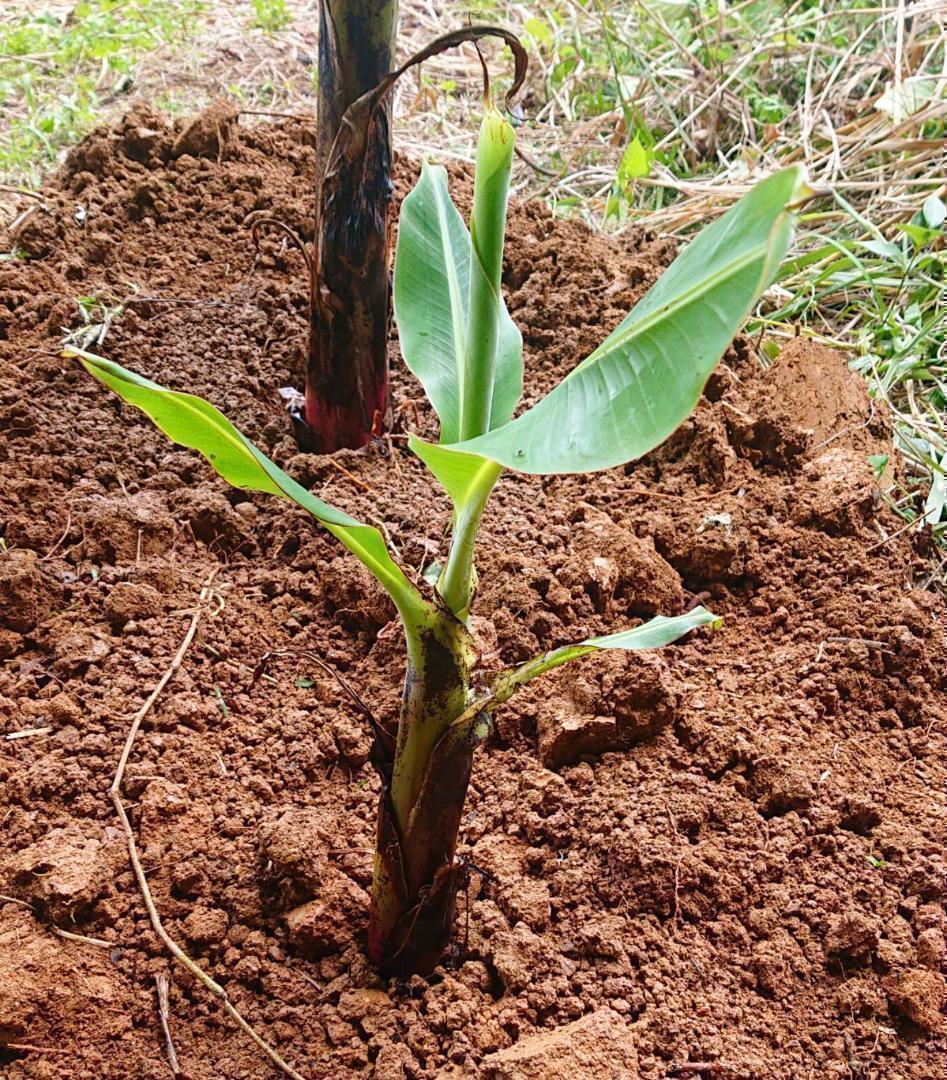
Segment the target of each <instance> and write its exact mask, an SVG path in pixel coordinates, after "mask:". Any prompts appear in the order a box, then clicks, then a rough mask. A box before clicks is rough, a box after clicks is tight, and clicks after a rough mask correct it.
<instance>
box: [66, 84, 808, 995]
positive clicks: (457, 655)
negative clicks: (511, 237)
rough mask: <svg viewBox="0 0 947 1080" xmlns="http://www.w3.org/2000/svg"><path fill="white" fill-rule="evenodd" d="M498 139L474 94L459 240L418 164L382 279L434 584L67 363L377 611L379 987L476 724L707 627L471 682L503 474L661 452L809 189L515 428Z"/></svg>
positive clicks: (413, 909)
mask: <svg viewBox="0 0 947 1080" xmlns="http://www.w3.org/2000/svg"><path fill="white" fill-rule="evenodd" d="M514 138H515V134H514V131H513V128H512V127H511V125H510V124H509V123H508V122H507V120H506V119H505V118H504V117H503V115H501V113H500V112H499V111H498V110H497V109H496V108H495V107H494V105H493V104H492V102H491V101H490V100H489V99H488V98H486V99H485V102H484V115H483V121H482V124H481V128H480V136H479V143H478V148H477V163H476V173H475V180H474V198H473V210H472V214H471V220H470V228H469V231H468V229H467V227H466V225H465V223H464V221H463V219H462V218H461V215H460V214H459V212H458V211H457V209H456V207H455V206H454V204H453V202H452V201H451V198H450V195H449V193H448V188H447V175H446V172H445V171H444V169H443V168H441V167H440V166H436V165H429V164H425V165H423V166H422V169H421V176H420V179H419V180H418V183H417V186H416V187H415V188H414V190H413V191H412V192H411V194H410V195H408V196H407V197H406V199H405V200H404V203H403V206H402V210H401V218H400V223H399V230H398V243H397V252H396V262H395V281H394V301H395V315H396V319H397V323H398V330H399V334H400V338H401V349H402V353H403V355H404V358H405V361H406V363H407V364H408V366H409V367H410V369H411V370H412V371H413V372H414V374H415V375H416V376H417V377H418V378H419V379H420V381H421V383H422V384H423V385H424V389H425V391H426V393H427V395H428V397H429V398H430V401H431V403H432V405H433V407H434V409H435V411H436V412H437V415H438V418H439V420H440V441H439V442H438V443H436V444H434V443H429V442H425V441H424V440H422V439H420V438H418V437H417V436H413V435H412V436H411V437H410V439H409V447H410V449H411V450H412V451H413V452H414V453H415V454H416V455H417V456H418V457H419V458H421V460H422V461H423V462H424V463H425V464H426V465H427V467H428V469H429V470H430V472H431V473H432V474H433V476H434V477H435V478H436V480H437V481H438V482H439V483H440V484H441V486H442V487H443V488H444V490H445V491H446V493H447V495H448V496H449V498H450V500H451V502H452V504H453V527H452V535H451V540H450V547H449V551H448V553H447V558H446V560H445V561H444V565H443V569H442V570H441V571H440V574H439V577H438V580H437V584H436V586H434V587H431V586H429V585H427V584H426V583H425V582H424V581H420V580H412V578H411V577H410V576H409V575H408V573H406V572H405V570H404V569H403V568H402V567H401V566H400V565H399V564H398V563H397V562H396V560H395V559H394V558H393V557H392V555H391V553H390V551H389V549H388V545H387V543H386V541H385V539H384V538H383V536H382V534H381V533H380V532H379V530H378V529H376V528H374V527H372V526H369V525H365V524H363V523H362V522H360V521H357V520H356V519H354V518H352V517H350V516H349V515H348V514H345V513H343V512H342V511H341V510H338V509H336V508H335V507H332V506H330V505H328V504H327V503H325V502H323V501H322V500H320V499H318V498H316V496H314V495H313V494H312V493H311V492H309V491H307V490H306V489H305V488H303V487H301V486H300V485H299V484H297V483H296V482H295V481H294V480H292V479H291V478H290V477H289V476H288V475H287V474H286V473H284V472H283V471H282V470H281V469H279V468H278V467H277V466H276V465H275V464H274V463H273V462H272V461H270V460H269V459H268V458H267V457H265V456H264V455H263V454H262V453H261V452H260V451H259V450H258V449H257V448H256V447H255V446H254V445H253V444H252V443H251V442H250V441H249V440H248V439H246V438H245V437H244V436H243V435H242V434H241V433H240V432H239V431H237V430H236V428H234V426H233V425H232V424H231V423H230V422H229V421H228V420H227V419H226V418H225V417H224V416H222V415H221V413H219V412H218V411H217V410H216V409H215V408H214V407H213V406H212V405H210V404H208V403H207V402H206V401H203V400H202V399H200V398H197V397H194V396H193V395H191V394H186V393H181V392H178V391H172V390H168V389H165V388H163V387H161V386H158V385H157V384H156V383H153V382H150V381H149V380H147V379H144V378H142V377H141V376H139V375H136V374H133V373H132V372H130V371H127V370H125V369H124V368H122V367H119V366H118V365H117V364H115V363H113V362H112V361H110V360H107V359H104V358H102V357H99V356H94V355H92V354H90V353H84V352H82V353H79V352H77V353H76V355H78V356H79V358H80V359H81V361H82V363H83V364H84V366H85V367H86V369H87V370H88V371H89V372H90V373H91V374H92V375H94V376H95V377H96V378H97V379H99V380H101V382H103V383H104V384H105V385H106V386H108V387H109V388H111V389H112V390H114V391H115V392H116V393H118V394H119V395H120V396H121V397H122V398H123V399H124V400H125V401H127V402H129V403H130V404H132V405H135V406H137V407H138V408H140V409H141V410H143V411H144V412H145V413H146V414H147V415H148V416H149V417H150V418H151V419H152V420H153V421H154V422H155V423H156V424H157V425H158V427H159V428H160V429H161V430H162V431H164V432H165V434H166V435H168V436H169V437H170V438H171V439H173V440H174V441H175V442H176V443H180V444H181V445H183V446H186V447H190V448H193V449H195V450H198V451H200V452H201V453H202V454H203V455H204V456H205V457H206V458H207V459H208V460H209V461H210V463H211V464H212V465H213V467H214V468H215V469H216V470H217V472H218V473H220V475H221V476H222V477H224V479H225V480H227V481H229V482H230V483H231V484H234V485H235V486H237V487H241V488H249V489H252V490H256V491H263V492H268V493H270V494H273V495H276V496H279V497H281V498H284V499H288V500H290V501H292V502H295V503H297V504H298V505H300V506H302V507H303V508H305V509H306V510H308V511H309V512H310V513H311V514H312V516H313V517H314V518H315V519H316V520H317V521H318V522H320V523H321V524H322V525H323V526H324V527H325V528H327V529H328V530H329V531H330V532H331V533H333V535H335V536H336V537H337V538H338V539H339V540H340V542H341V543H342V544H343V545H345V547H347V548H348V550H349V551H350V552H351V553H352V554H354V555H355V556H356V558H358V559H359V560H360V561H361V562H362V563H363V565H364V566H366V567H367V568H368V569H369V570H370V571H371V573H372V574H374V576H375V577H376V578H377V580H378V581H379V582H380V583H381V585H382V586H383V587H384V588H385V589H386V590H387V592H388V593H389V595H390V596H391V598H392V600H393V601H394V603H395V606H396V608H397V610H398V614H399V616H400V619H401V623H402V626H403V628H404V636H405V641H406V644H407V671H406V675H405V681H404V696H403V702H402V708H401V717H400V723H399V725H398V731H397V734H396V736H389V734H388V733H386V732H385V731H383V730H380V729H379V730H376V732H375V746H374V754H373V761H374V763H375V765H376V767H377V769H378V772H379V774H380V776H381V781H382V783H381V795H380V799H379V807H378V828H377V847H376V852H375V864H374V880H373V884H372V897H371V912H370V922H369V951H370V953H371V956H372V959H373V960H374V961H375V963H376V964H377V965H378V967H379V968H380V969H381V970H382V971H383V972H384V973H386V974H399V975H404V974H411V973H421V974H425V973H427V972H429V971H430V970H431V969H432V968H433V967H434V966H435V965H436V964H437V963H438V961H439V960H440V959H441V957H442V956H443V954H444V951H445V949H446V947H447V944H448V942H449V939H450V934H451V927H452V922H453V913H454V901H455V896H456V893H457V888H458V884H459V882H460V880H461V875H462V869H461V868H460V867H459V865H458V863H457V862H456V861H455V849H456V845H457V835H458V828H459V824H460V818H461V813H462V810H463V806H464V799H465V797H466V792H467V785H468V782H469V779H470V772H471V766H472V762H473V755H474V751H475V750H476V748H477V746H478V745H479V744H480V743H481V742H483V740H484V739H485V737H486V736H487V734H488V732H489V729H490V716H491V713H492V712H493V711H494V710H495V709H496V708H498V707H499V706H501V705H502V704H503V703H504V702H505V701H507V700H508V699H509V698H510V697H511V696H512V695H513V694H514V693H515V692H516V690H517V689H518V688H519V687H520V686H522V685H523V684H525V683H526V682H529V681H530V680H531V679H534V678H536V677H538V676H540V675H542V674H544V673H545V672H547V671H550V670H551V669H553V668H555V667H558V666H559V665H561V664H564V663H567V662H569V661H571V660H574V659H576V658H578V657H580V656H584V655H586V654H588V653H592V652H596V651H598V650H602V649H652V648H658V647H660V646H662V645H666V644H668V643H670V642H672V641H674V640H676V639H677V638H679V637H681V636H682V635H683V634H686V633H687V632H688V631H690V630H693V629H695V628H696V627H699V626H704V625H708V624H712V623H714V622H716V619H715V616H714V615H712V614H711V613H710V612H709V611H707V610H705V609H704V608H702V607H701V608H696V609H695V610H693V611H690V612H688V613H686V614H684V615H678V616H675V617H670V618H667V617H661V616H659V617H657V618H654V619H652V620H651V621H649V622H646V623H644V624H643V625H641V626H637V627H635V628H633V629H630V630H623V631H621V632H620V633H616V634H611V635H608V636H606V637H596V638H589V639H587V640H585V641H582V642H579V643H577V644H575V645H571V646H565V647H563V648H559V649H555V650H553V651H551V652H548V653H545V654H543V655H542V656H538V657H536V658H535V659H533V660H531V661H529V662H528V663H525V664H523V665H521V666H520V667H517V668H514V669H510V670H507V671H505V672H503V673H502V674H500V675H499V676H495V677H492V678H489V677H487V676H485V675H484V674H483V673H481V672H479V671H478V670H477V669H476V660H475V651H474V648H473V644H472V641H471V636H470V631H469V619H470V611H471V606H472V604H473V602H474V600H475V594H476V575H475V570H474V549H475V541H476V536H477V531H478V528H479V525H480V521H481V517H482V514H483V510H484V507H485V505H486V503H487V500H488V498H489V496H490V493H491V492H492V490H493V488H494V486H495V484H496V483H497V481H498V479H499V477H500V475H501V473H502V470H503V469H504V468H508V469H514V470H518V471H521V472H526V473H533V474H549V473H570V472H588V471H593V470H600V469H608V468H611V467H612V466H616V465H622V464H624V463H626V462H629V461H632V460H634V459H635V458H638V457H640V456H641V455H643V454H645V453H647V452H648V451H650V450H652V449H653V448H654V447H656V446H657V445H659V444H660V443H661V442H663V441H664V440H665V439H666V438H668V436H669V435H671V434H672V433H673V432H674V431H675V429H676V428H677V427H678V426H679V425H680V424H681V423H682V422H683V421H684V420H685V419H686V418H687V417H688V416H689V415H690V413H691V412H692V410H693V409H694V407H695V406H696V404H697V401H698V399H699V397H700V394H701V391H702V389H703V386H704V383H705V382H706V380H707V378H708V377H709V375H710V373H711V371H712V370H713V368H714V366H715V365H716V363H717V361H718V360H719V358H720V357H721V355H722V354H723V352H724V350H725V349H726V348H727V346H728V344H729V343H730V341H731V340H732V338H733V336H734V335H735V334H736V332H737V331H738V330H739V328H740V326H741V324H742V322H743V320H744V319H745V317H746V316H747V314H748V313H749V311H750V310H751V309H752V307H753V306H754V305H755V303H756V301H757V299H758V298H759V296H760V293H761V292H762V290H763V289H764V288H766V286H767V285H768V284H769V282H770V281H771V280H772V279H773V277H774V275H775V272H776V270H777V267H778V266H779V263H780V261H781V260H782V258H783V256H784V254H785V252H786V250H787V248H788V245H789V243H790V239H791V234H792V210H791V208H792V206H793V204H796V203H798V202H799V200H800V199H801V198H803V197H804V196H805V195H806V193H807V189H806V186H805V178H804V175H803V173H802V171H801V170H800V169H799V168H796V167H793V168H789V169H785V170H783V171H782V172H778V173H776V174H775V175H772V176H770V177H768V178H767V179H765V180H763V181H761V182H760V183H758V184H757V185H756V186H755V187H754V188H753V189H752V190H751V191H750V192H749V193H748V194H747V195H746V196H745V197H744V198H743V199H741V200H740V201H739V202H738V203H737V204H736V205H735V206H734V207H733V208H732V209H731V210H730V211H729V212H728V213H727V214H725V215H724V216H723V217H721V218H720V219H718V220H717V221H715V222H714V223H713V224H712V225H710V226H709V227H708V228H706V229H705V230H704V231H703V232H702V233H701V234H700V235H699V236H698V237H697V239H695V240H694V241H693V242H692V243H691V244H690V245H689V246H688V247H687V248H686V249H685V250H684V251H683V253H682V254H681V255H680V256H679V257H678V258H677V259H676V260H675V262H674V263H673V264H672V266H671V267H670V268H669V269H668V270H667V272H666V273H665V274H664V276H663V277H662V278H661V279H660V280H659V281H658V283H657V284H656V285H655V286H654V287H653V288H652V289H651V291H650V292H649V293H648V294H647V295H646V296H645V297H644V298H643V299H642V300H641V301H640V303H638V304H637V305H636V307H635V308H634V309H633V310H632V311H631V312H630V314H629V315H628V316H627V317H626V318H625V320H624V321H623V322H622V323H621V324H620V325H619V326H618V327H617V329H615V330H614V331H613V332H612V333H611V334H610V335H609V336H608V337H607V338H606V339H605V341H603V343H602V344H601V345H600V346H599V347H598V348H597V349H596V350H595V351H594V352H593V353H592V354H591V355H590V356H588V357H586V359H585V360H583V361H582V362H581V363H580V364H578V366H577V367H575V368H574V369H573V370H572V371H571V372H570V373H569V374H568V375H567V376H566V378H565V379H563V380H562V382H561V383H560V384H559V385H558V386H556V387H555V388H554V389H553V390H552V391H550V393H548V394H547V395H546V396H545V397H543V398H541V399H540V400H539V401H538V402H537V403H536V404H535V405H534V406H532V408H529V409H527V410H525V411H524V412H522V413H521V414H520V415H519V416H517V417H516V418H515V419H514V418H513V417H514V412H515V411H516V408H517V405H518V402H519V400H520V396H521V393H522V381H523V362H522V344H521V338H520V334H519V331H518V330H517V329H516V326H515V325H514V323H513V321H512V319H511V318H510V315H509V313H508V312H507V309H506V305H505V303H504V300H503V296H502V292H501V289H500V272H501V267H502V256H503V234H504V225H505V219H506V206H507V191H508V186H509V176H510V165H511V161H512V154H513V143H514ZM551 302H555V299H554V298H551Z"/></svg>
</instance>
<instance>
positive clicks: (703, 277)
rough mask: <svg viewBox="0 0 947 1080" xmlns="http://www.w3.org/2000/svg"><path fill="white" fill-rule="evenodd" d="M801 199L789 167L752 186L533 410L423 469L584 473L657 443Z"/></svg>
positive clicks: (747, 302)
mask: <svg viewBox="0 0 947 1080" xmlns="http://www.w3.org/2000/svg"><path fill="white" fill-rule="evenodd" d="M807 191H808V189H807V186H806V181H805V173H804V171H803V170H802V169H801V168H800V167H799V166H793V167H791V168H788V169H784V170H782V171H781V172H778V173H776V174H775V175H773V176H770V177H768V178H767V179H766V180H763V181H761V182H760V183H759V184H757V185H756V186H755V187H754V188H753V189H752V190H751V191H750V192H749V193H748V194H747V195H745V196H744V197H743V198H742V199H740V201H739V202H738V203H737V204H736V205H735V206H734V207H733V208H732V209H731V210H729V211H728V212H727V213H726V214H724V215H723V216H722V217H721V218H719V219H718V220H717V221H715V222H714V223H713V224H712V225H710V226H708V227H707V228H706V229H704V230H703V232H701V233H700V235H699V236H698V237H697V238H696V239H695V240H694V241H693V242H692V243H690V244H689V245H688V246H687V248H685V250H684V251H683V252H682V254H681V255H679V256H678V257H677V259H675V261H674V262H673V264H672V265H671V266H670V267H669V269H668V270H667V271H666V272H665V273H664V275H663V276H662V277H661V278H660V280H659V281H658V282H657V284H656V285H655V286H654V287H653V288H652V289H651V290H650V291H649V292H648V294H647V295H646V296H645V297H644V298H643V299H642V300H641V301H640V302H639V303H638V304H637V305H636V306H635V307H634V308H633V309H632V311H631V313H630V314H629V315H628V316H627V317H626V318H625V320H624V321H623V322H622V323H621V325H620V326H619V327H618V328H617V329H616V330H615V331H614V332H613V333H611V334H610V335H609V336H608V337H607V338H606V339H605V341H604V342H603V343H602V344H601V345H600V346H599V347H598V348H597V349H596V350H595V351H594V352H593V353H592V354H591V355H590V356H588V357H587V358H586V359H585V360H584V361H582V363H581V364H579V365H578V366H577V367H576V368H575V369H574V370H573V371H572V372H570V374H569V375H567V376H566V378H565V379H563V381H562V382H561V383H560V384H559V385H558V386H556V387H555V388H554V389H553V390H552V391H550V393H549V394H547V395H546V396H545V397H544V398H542V399H541V400H540V401H539V402H538V403H537V404H536V405H534V406H533V407H532V408H531V409H529V410H527V412H525V413H523V415H522V416H519V417H517V418H516V419H515V420H512V421H511V422H510V423H507V424H505V425H504V426H502V427H497V428H495V429H494V430H492V431H489V432H487V433H486V434H485V435H481V436H479V437H477V438H475V439H470V440H468V441H466V442H459V443H455V444H453V445H452V446H449V447H448V446H441V447H437V448H430V447H428V448H426V449H425V452H424V453H423V455H422V456H423V457H424V460H425V462H426V463H427V464H428V466H429V467H430V468H431V469H432V470H433V471H434V472H435V475H438V476H439V477H440V475H441V472H442V471H443V469H444V468H446V467H447V466H446V459H447V456H448V455H449V454H450V453H452V452H454V451H457V452H461V453H464V454H466V455H467V460H468V465H469V467H470V468H474V467H475V466H474V465H473V464H472V462H473V461H474V459H475V458H476V457H478V456H479V457H481V458H488V459H490V460H492V461H494V462H497V463H499V464H501V465H504V466H506V467H507V468H511V469H517V470H519V471H521V472H528V473H572V472H590V471H594V470H599V469H607V468H611V467H612V466H615V465H621V464H624V463H625V462H628V461H632V460H634V459H635V458H638V457H641V455H643V454H646V453H647V452H648V451H649V450H652V449H654V447H656V446H658V445H659V444H660V443H662V442H664V440H665V439H666V438H668V436H669V435H671V433H672V432H674V431H675V430H676V429H677V427H678V426H679V425H680V424H681V423H682V422H683V421H684V420H685V419H686V418H687V417H688V416H689V415H690V413H691V412H692V411H693V409H694V407H695V406H696V404H697V402H698V399H699V398H700V394H701V391H702V390H703V387H704V384H705V383H706V381H707V379H708V377H709V376H710V373H711V372H712V371H713V369H714V367H715V366H716V364H717V362H718V360H719V359H720V357H721V356H722V355H723V353H724V351H725V350H726V348H727V346H728V345H729V344H730V342H731V341H732V340H733V337H734V336H735V334H736V333H737V331H738V330H739V329H740V327H741V325H742V324H743V321H744V319H745V318H746V317H747V315H748V314H749V312H750V311H751V310H752V308H753V306H754V305H755V303H756V302H757V300H758V299H759V296H760V294H761V293H762V291H763V290H764V289H765V288H766V287H767V285H769V283H770V282H771V281H772V279H773V277H774V275H775V273H776V271H777V269H778V267H779V264H780V262H781V261H782V259H783V257H784V256H785V254H786V251H787V250H788V248H789V244H790V242H791V239H792V233H793V215H792V213H791V211H790V210H788V209H787V206H789V205H791V204H792V203H794V202H797V201H798V200H800V199H801V198H802V197H803V196H804V195H805V194H806V193H807ZM550 302H554V300H553V299H552V298H551V300H550ZM442 441H443V440H442ZM477 467H479V466H477ZM454 471H455V472H456V467H455V470H454ZM454 486H455V488H456V487H457V478H456V476H455V477H454Z"/></svg>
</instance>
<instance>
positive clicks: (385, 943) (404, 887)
mask: <svg viewBox="0 0 947 1080" xmlns="http://www.w3.org/2000/svg"><path fill="white" fill-rule="evenodd" d="M472 660H473V649H472V646H471V640H470V635H469V633H468V631H467V629H466V628H465V627H464V625H463V624H462V623H461V622H460V621H459V620H458V619H456V618H455V617H454V616H453V615H452V614H451V613H450V612H449V611H448V610H447V609H437V608H434V607H433V606H432V607H431V608H430V609H429V610H428V611H427V613H426V615H425V617H424V620H423V623H422V625H420V626H417V627H414V628H409V629H408V672H407V677H406V679H405V685H404V697H403V701H402V708H401V720H400V724H399V727H398V738H397V743H396V744H395V745H394V746H392V745H391V743H390V742H389V743H387V744H386V741H385V740H384V738H383V737H376V743H375V765H376V767H377V768H378V771H379V773H380V774H381V777H382V794H381V798H380V800H379V807H378V835H377V847H376V852H375V868H374V877H373V881H372V903H371V916H370V920H369V932H368V941H369V952H370V954H371V957H372V960H373V961H374V962H375V963H376V964H377V965H378V967H379V968H380V970H381V971H382V972H384V973H385V974H422V975H424V974H428V973H429V972H430V971H432V970H433V969H434V967H435V966H436V965H437V964H438V963H439V962H440V960H441V959H442V957H443V955H444V953H445V951H446V949H447V946H448V944H449V942H450V936H451V927H452V924H453V914H454V899H455V897H456V895H457V888H458V885H459V882H460V875H461V873H462V870H461V868H460V867H458V866H456V865H455V863H454V852H455V850H456V847H457V832H458V829H459V827H460V818H461V813H462V811H463V806H464V800H465V799H466V795H467V785H468V783H469V781H470V770H471V764H472V761H473V753H474V750H475V749H476V748H477V746H478V745H479V743H481V742H482V741H483V739H484V738H485V737H486V735H487V731H488V729H489V724H488V721H487V719H486V717H485V716H472V717H470V716H466V715H465V713H464V710H465V707H466V705H467V692H468V687H469V683H470V666H471V663H472Z"/></svg>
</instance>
